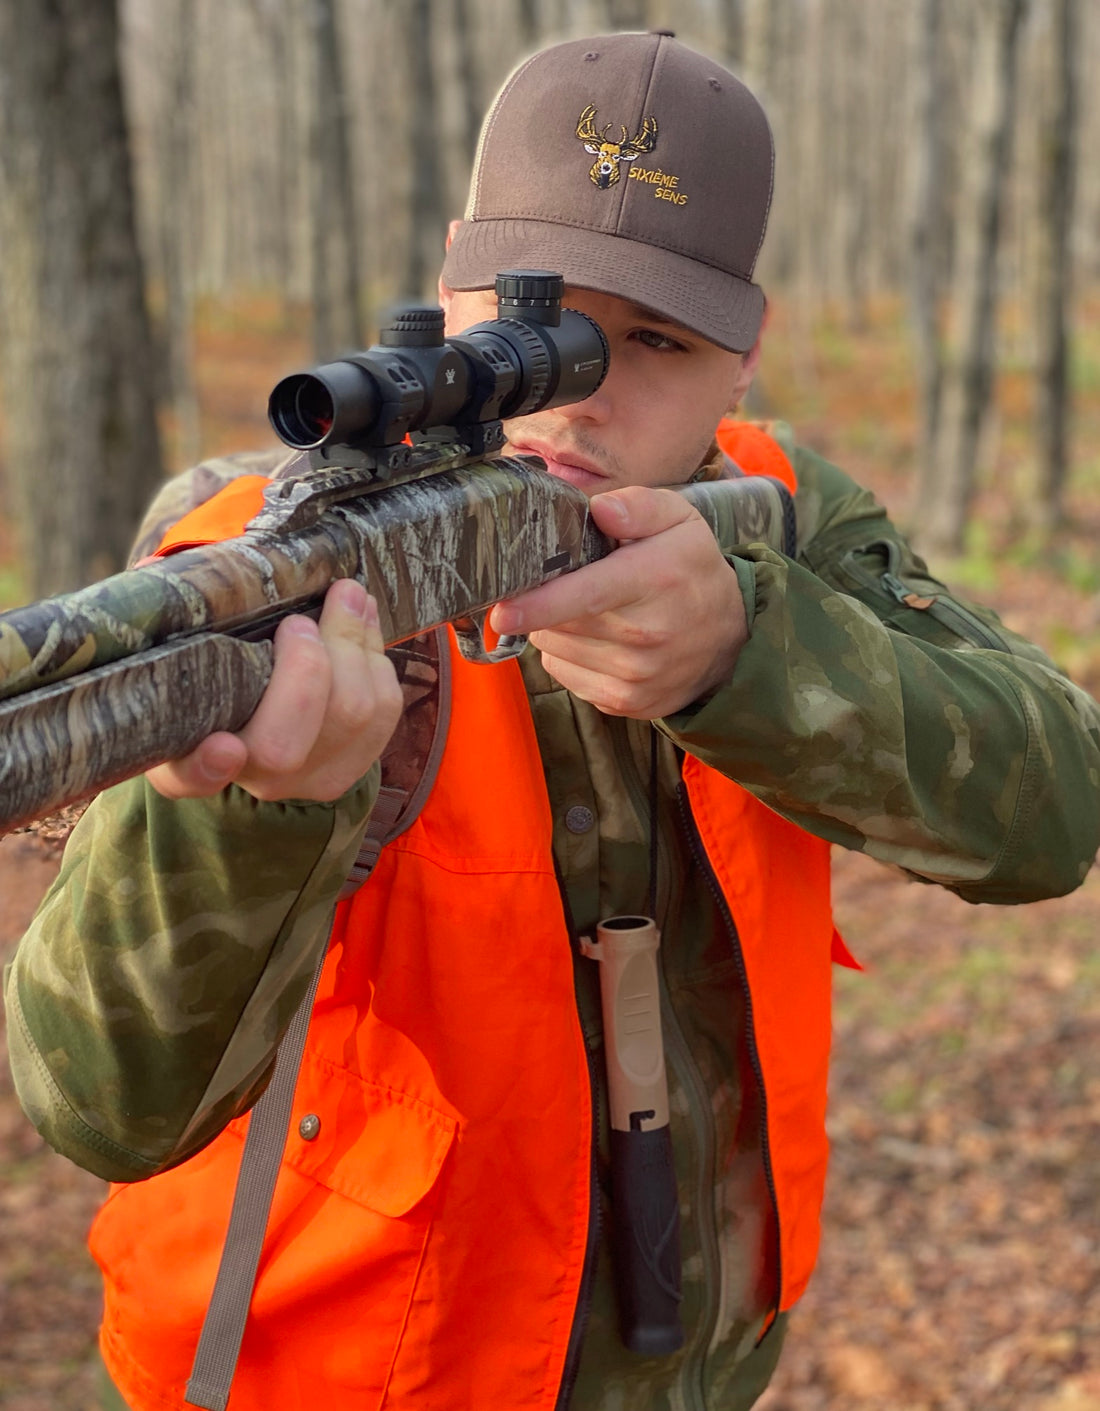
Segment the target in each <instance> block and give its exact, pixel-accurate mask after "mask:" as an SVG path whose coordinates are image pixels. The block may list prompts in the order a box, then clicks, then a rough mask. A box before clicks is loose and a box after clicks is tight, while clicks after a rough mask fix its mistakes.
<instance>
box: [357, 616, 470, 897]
mask: <svg viewBox="0 0 1100 1411" xmlns="http://www.w3.org/2000/svg"><path fill="white" fill-rule="evenodd" d="M387 656H388V657H389V658H390V660H391V661H392V662H393V664H394V667H395V668H396V670H397V679H398V680H399V681H400V683H401V692H402V695H403V696H404V698H405V705H404V710H403V711H402V713H401V719H400V721H399V722H398V726H397V729H396V730H395V731H394V733H393V736H392V738H391V739H390V742H389V744H388V745H387V746H386V749H385V752H384V753H383V755H382V787H381V788H380V789H379V791H378V799H377V802H376V803H375V805H374V808H373V809H372V810H371V815H370V818H369V820H368V821H367V830H366V832H365V833H364V834H363V841H362V843H361V844H360V847H359V855H358V857H357V858H356V859H355V863H354V865H353V866H352V869H351V872H350V873H349V874H348V879H347V881H346V882H345V883H344V886H343V888H342V890H341V892H340V898H339V899H340V900H341V901H344V900H345V899H346V898H347V897H350V896H354V895H355V893H356V892H357V891H358V890H359V888H360V887H361V886H362V885H363V883H364V882H365V881H366V880H367V878H368V877H369V876H370V874H371V873H372V872H373V870H374V866H375V863H376V862H377V861H378V857H379V854H380V853H381V851H382V849H383V848H384V847H385V846H386V844H387V843H390V842H392V841H393V839H394V838H396V837H397V836H398V835H399V834H401V833H403V832H404V831H405V830H406V829H407V828H409V827H410V826H411V825H412V824H413V823H414V822H415V821H416V819H417V817H418V816H419V814H420V810H421V809H422V808H423V807H424V803H425V801H426V800H427V797H428V795H429V794H430V793H431V791H432V785H433V784H434V783H435V777H436V775H437V774H438V772H439V762H440V760H441V759H442V758H443V747H444V745H445V744H446V743H447V726H448V724H449V723H450V718H451V655H450V651H449V649H448V643H447V629H446V628H445V627H439V628H437V629H436V630H435V631H434V632H426V633H424V634H423V635H422V636H419V637H412V638H410V639H409V641H407V642H401V643H399V644H398V645H397V646H396V647H391V648H390V649H389V651H388V652H387Z"/></svg>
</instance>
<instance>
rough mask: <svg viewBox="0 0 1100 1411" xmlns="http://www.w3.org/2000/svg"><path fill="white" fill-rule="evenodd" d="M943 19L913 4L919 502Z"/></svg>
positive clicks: (923, 497) (937, 364)
mask: <svg viewBox="0 0 1100 1411" xmlns="http://www.w3.org/2000/svg"><path fill="white" fill-rule="evenodd" d="M942 19H943V4H942V0H918V3H917V4H916V5H914V7H913V65H912V67H913V73H914V75H915V85H914V95H913V96H914V102H913V144H912V169H911V185H910V199H909V222H910V223H909V256H910V263H909V320H910V324H911V326H912V329H913V338H914V343H915V346H916V363H917V383H918V387H919V413H918V414H919V418H920V420H919V425H918V434H917V448H918V449H917V486H918V490H917V502H918V503H919V504H922V505H923V504H926V503H927V500H928V494H929V492H930V491H931V489H932V486H933V483H934V479H935V474H934V468H933V467H934V456H935V450H936V431H937V427H938V424H939V410H940V386H941V381H942V377H943V357H942V350H941V347H940V331H939V319H938V313H939V305H940V298H941V294H942V287H941V285H942V280H941V265H940V261H939V259H938V253H939V252H938V241H937V230H936V228H937V225H938V217H939V214H940V192H941V171H942V165H943V164H942V155H943V154H942V142H943V135H942V131H941V126H940V115H941V113H942V109H943V102H942V90H943V86H944V75H943V63H942V58H941V52H940V49H941V41H940V29H941V24H942Z"/></svg>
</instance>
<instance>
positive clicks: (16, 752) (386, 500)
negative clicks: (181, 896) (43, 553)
mask: <svg viewBox="0 0 1100 1411" xmlns="http://www.w3.org/2000/svg"><path fill="white" fill-rule="evenodd" d="M439 450H440V451H442V448H439ZM441 459H443V460H444V461H446V462H448V463H449V466H450V468H448V469H445V470H440V471H439V472H437V473H436V474H434V475H431V476H429V477H427V478H424V479H418V480H415V481H412V482H409V483H405V484H398V485H394V486H391V487H388V488H386V489H384V490H375V491H372V492H370V493H361V494H359V495H356V496H352V497H350V498H347V499H344V500H340V501H337V502H335V503H333V502H332V498H331V495H332V489H331V486H332V481H333V480H334V478H335V475H334V474H333V473H329V472H326V471H321V472H308V473H307V474H305V475H303V476H301V477H300V478H298V479H289V480H280V481H276V482H274V483H273V485H272V486H271V487H270V489H269V491H268V497H269V499H268V504H267V507H266V508H265V509H264V511H262V512H261V514H260V515H259V516H257V518H256V519H255V520H253V521H252V524H251V525H250V526H249V527H248V529H247V530H246V532H245V533H244V534H243V535H242V536H241V537H240V538H237V539H231V540H227V541H226V542H224V543H221V544H212V545H209V546H206V547H203V548H195V549H187V550H184V551H182V552H180V553H177V554H174V555H172V556H170V557H168V558H164V559H158V560H156V561H154V562H152V563H149V564H147V565H144V566H142V567H139V568H134V569H130V570H128V571H126V572H124V573H119V574H115V575H114V576H113V577H111V578H106V579H104V580H102V581H101V582H99V583H94V584H92V585H91V586H90V587H87V588H83V589H80V590H79V591H77V592H75V593H69V594H65V595H62V596H59V597H55V598H48V599H46V600H44V601H42V602H39V603H34V604H31V605H30V606H28V607H22V608H16V609H14V610H12V611H10V612H7V613H3V614H0V832H2V831H5V830H8V829H10V828H13V827H16V826H18V825H19V824H21V823H25V822H28V821H30V820H31V819H34V818H38V817H41V816H42V815H44V814H46V813H50V812H53V811H54V810H55V809H57V808H60V807H61V806H63V805H64V804H67V803H71V802H74V801H76V800H78V799H82V798H85V797H87V796H88V795H90V794H93V793H97V792H99V790H101V789H103V788H105V787H107V786H108V785H109V784H113V783H117V782H118V781H119V780H121V779H127V778H130V777H131V776H132V775H134V774H138V773H140V772H141V771H143V770H145V769H148V768H151V767H152V766H153V765H154V764H159V763H161V762H162V761H163V760H166V759H172V758H174V757H176V756H178V755H181V754H185V753H187V751H188V750H191V749H193V748H194V747H195V745H197V744H198V743H199V741H200V740H202V739H205V737H206V736H207V735H209V734H210V733H211V732H212V731H214V730H237V729H240V727H241V726H242V725H243V724H244V723H245V722H246V721H247V720H248V718H249V716H250V715H251V714H252V712H253V710H255V708H256V705H257V704H258V702H259V699H260V697H261V695H262V694H263V690H264V687H265V686H266V684H267V680H268V677H269V675H270V671H271V644H270V641H268V640H266V639H267V638H269V637H270V636H271V634H272V633H273V632H274V629H275V626H276V625H277V623H278V621H279V620H280V619H281V618H282V617H284V616H287V615H288V614H290V613H294V612H301V611H310V610H314V611H315V610H316V609H317V608H318V607H319V604H320V601H321V599H322V598H323V596H324V593H325V590H326V588H327V587H328V585H329V584H330V583H332V582H333V581H334V580H335V579H337V578H344V577H351V578H357V579H358V580H359V581H360V582H362V583H365V584H366V586H367V588H368V589H369V591H370V592H371V593H372V594H373V595H374V596H375V597H376V598H377V600H378V607H379V616H380V619H381V627H382V633H383V636H384V638H385V640H386V643H387V645H390V644H393V643H395V642H399V641H402V640H403V639H405V638H407V637H411V636H414V635H415V634H417V633H419V632H424V631H427V630H428V629H430V628H432V627H435V626H438V625H440V624H441V623H444V622H456V623H458V624H459V625H460V627H461V629H462V630H461V632H460V643H461V645H462V646H463V649H464V650H465V651H466V652H467V654H469V655H472V656H473V657H474V658H475V659H476V658H477V657H478V655H479V644H480V633H479V629H478V628H477V626H476V625H475V624H473V623H470V622H469V620H470V619H476V618H477V617H478V616H479V615H480V614H482V613H484V612H486V611H487V610H488V609H489V608H491V607H492V605H493V604H494V603H497V602H499V601H500V600H501V599H503V598H507V597H512V596H514V595H515V594H517V593H521V592H524V591H526V590H527V589H529V588H533V587H536V586H537V585H538V584H540V583H544V582H547V581H548V580H549V579H551V578H554V577H557V576H558V575H559V574H562V573H569V572H572V571H573V570H575V569H577V568H580V567H581V566H582V565H584V564H586V563H591V562H593V561H595V560H596V559H599V558H602V557H603V556H604V555H605V554H606V553H608V552H609V550H610V549H611V548H612V547H613V545H612V543H611V542H610V541H609V540H607V539H605V538H604V536H603V535H602V534H600V532H599V531H598V530H597V529H596V528H595V526H594V525H593V523H592V521H591V518H590V516H589V514H588V502H587V499H586V498H585V496H584V494H583V493H582V492H581V491H580V490H577V489H575V488H574V487H573V486H571V485H568V484H566V483H564V482H563V481H560V480H557V479H555V478H554V477H551V476H549V475H547V474H546V473H545V471H544V470H543V469H542V468H541V462H539V461H538V460H537V459H536V458H535V457H527V456H524V457H498V458H496V459H492V460H485V459H483V458H478V459H477V460H475V461H473V462H472V463H469V464H463V463H462V461H463V460H464V459H466V458H465V457H464V456H463V454H462V450H461V448H459V447H451V448H449V449H448V451H447V452H446V453H444V454H443V455H442V456H441ZM303 487H304V493H303ZM679 493H682V494H684V495H686V496H687V497H688V498H689V499H690V500H691V502H692V504H693V505H695V507H696V508H697V509H698V510H699V511H700V512H701V513H702V514H703V517H704V518H705V519H706V520H707V522H708V524H709V525H710V527H711V529H712V531H713V532H714V533H715V536H716V538H717V539H718V542H719V543H720V544H721V545H722V547H723V548H724V549H725V550H727V551H728V550H729V549H731V548H732V547H733V546H734V545H736V544H743V543H747V542H750V541H756V540H759V541H763V542H767V543H770V544H772V545H773V546H774V547H776V548H780V549H784V548H785V549H786V550H787V551H788V552H789V551H790V544H789V533H790V527H791V525H790V516H791V508H790V500H789V497H788V496H787V495H786V493H785V491H784V490H783V489H782V487H781V486H779V485H778V483H777V482H775V481H772V480H768V479H766V478H763V477H755V476H754V477H748V478H745V479H743V480H727V481H711V482H704V483H701V484H695V485H689V486H683V487H680V490H679ZM288 505H289V507H290V508H289V510H288V508H287V507H288ZM521 645H522V643H519V642H513V643H508V642H505V643H503V644H502V648H503V654H505V655H507V654H511V653H514V651H515V650H517V649H518V648H519V647H521ZM485 659H492V658H488V657H487V658H485Z"/></svg>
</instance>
